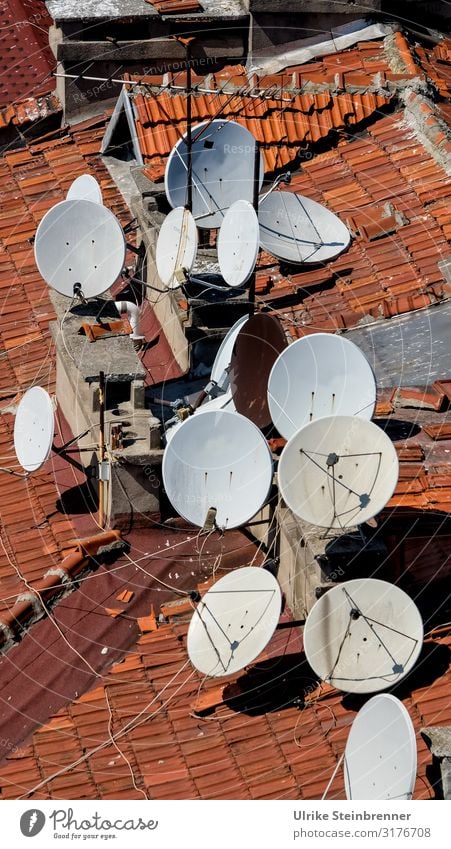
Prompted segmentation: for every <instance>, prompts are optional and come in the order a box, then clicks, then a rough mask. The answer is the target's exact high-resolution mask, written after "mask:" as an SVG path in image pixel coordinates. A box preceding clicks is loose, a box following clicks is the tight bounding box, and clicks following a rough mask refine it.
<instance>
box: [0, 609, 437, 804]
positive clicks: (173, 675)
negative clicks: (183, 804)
mask: <svg viewBox="0 0 451 849" xmlns="http://www.w3.org/2000/svg"><path fill="white" fill-rule="evenodd" d="M176 623H177V617H175V618H174V622H173V623H171V624H164V625H160V627H159V629H158V630H157V631H155V632H153V633H152V634H147V635H145V636H143V637H142V638H141V639H140V640H139V641H138V643H137V645H136V649H135V650H134V652H133V653H132V654H131V655H129V657H128V659H127V661H125V662H123V663H120V664H116V665H115V666H114V667H113V668H112V670H111V675H110V678H109V682H108V683H101V684H100V686H95V688H93V689H91V690H90V691H89V692H87V693H86V694H85V695H84V696H82V697H81V698H79V699H77V701H76V702H74V704H73V705H71V706H68V707H67V708H65V709H63V710H61V711H60V712H59V713H58V714H57V715H56V716H55V717H54V718H52V719H51V720H50V721H49V722H48V724H47V725H46V726H45V727H43V728H41V729H40V730H39V731H37V732H35V734H34V735H33V737H32V739H31V741H30V743H29V744H28V745H27V746H26V747H25V748H22V749H21V750H19V752H18V753H17V752H16V753H15V754H14V756H13V758H8V759H7V760H6V762H5V763H4V764H3V766H2V767H1V768H0V785H1V787H2V791H1V797H2V798H5V799H7V798H17V796H18V795H22V794H24V793H26V794H27V795H28V793H29V794H30V796H29V798H40V797H42V796H45V797H47V796H50V797H51V798H55V799H56V798H67V796H68V795H69V797H70V798H72V799H82V798H104V799H106V798H135V797H136V790H135V788H134V785H133V782H135V783H136V785H137V787H138V788H139V789H140V790H141V791H144V793H145V794H147V795H148V798H151V799H152V798H153V799H166V798H167V799H177V798H180V799H232V798H238V799H251V798H252V799H288V798H290V799H317V798H320V797H321V795H322V794H323V792H324V790H325V787H326V785H327V783H328V780H329V778H330V776H331V774H332V772H333V770H334V768H335V765H336V763H337V759H338V758H339V757H340V755H341V753H342V752H343V749H344V746H345V743H346V739H347V735H348V732H349V728H350V725H351V723H352V721H353V718H354V716H355V710H353V709H352V708H350V707H349V705H348V704H347V703H346V700H345V699H343V695H342V694H340V693H339V692H337V691H336V690H334V689H333V688H332V687H327V686H325V685H322V686H321V687H319V688H317V689H315V685H314V683H313V682H312V683H313V690H312V687H310V688H309V687H308V678H309V675H310V674H311V673H310V672H309V669H308V667H307V666H306V664H305V661H304V659H303V655H302V654H301V653H300V651H299V649H300V640H299V637H297V638H296V639H295V640H294V641H292V638H293V634H295V633H296V631H295V629H289V630H285V631H283V632H282V631H279V632H276V635H277V636H276V638H275V641H276V644H277V648H275V647H274V649H273V651H274V652H275V654H274V655H273V657H272V659H271V662H270V666H269V667H267V671H266V672H265V664H264V663H263V664H262V663H259V662H258V660H257V662H256V663H255V664H253V667H252V668H251V669H249V670H248V671H247V672H246V673H239V674H237V675H235V676H232V677H231V678H229V679H228V681H229V683H227V682H225V683H224V684H223V685H221V687H219V689H220V690H223V693H224V699H223V700H222V699H220V701H219V703H218V704H217V706H216V708H213V711H212V712H210V713H209V715H207V716H206V717H204V716H203V715H202V714H198V715H196V714H194V713H193V711H192V704H193V699H195V698H196V697H198V695H199V693H200V691H201V689H203V690H204V691H205V692H208V690H209V689H212V688H213V689H216V690H217V689H218V685H217V683H216V681H215V680H214V679H204V678H203V679H202V680H201V677H200V676H199V675H198V673H197V672H193V671H192V670H190V669H189V668H188V669H186V667H185V665H184V661H185V658H186V649H185V648H184V644H185V639H186V630H187V627H186V624H184V625H183V627H182V629H181V633H182V634H183V644H182V643H181V642H180V636H181V634H180V628H179V627H177V624H176ZM288 634H289V635H290V636H289V638H287V635H288ZM287 639H289V640H290V641H292V647H291V648H288V643H287ZM449 642H450V638H449V636H448V633H447V632H446V629H445V630H444V631H443V629H442V631H441V632H440V631H439V632H437V636H436V637H435V639H434V641H432V640H431V639H429V642H427V647H428V650H429V651H431V649H434V648H435V649H436V650H438V649H440V646H442V647H444V646H446V645H447V644H448V643H449ZM271 645H272V643H270V646H269V647H268V649H269V650H270V647H271ZM162 646H163V647H164V648H163V663H162V664H161V663H160V651H161V647H162ZM174 646H177V647H178V648H177V660H173V658H172V656H171V650H172V647H174ZM154 649H155V650H154ZM164 656H166V661H164ZM277 663H279V664H281V663H283V664H284V670H285V671H284V682H286V683H284V684H282V685H280V684H279V685H278V691H277V692H276V690H275V688H274V681H273V677H274V668H275V667H274V664H276V666H277ZM131 668H132V669H134V670H135V671H136V675H137V677H136V679H135V681H134V683H133V682H132V681H131V680H130V669H131ZM424 668H425V666H424V664H423V666H422V667H421V666H420V667H419V669H418V670H417V671H416V673H414V675H415V676H416V677H415V681H414V682H413V688H412V691H411V694H409V696H408V698H407V699H406V704H407V707H408V709H409V712H410V715H411V717H412V720H413V722H414V725H415V729H416V731H417V735H418V734H419V728H420V727H421V726H422V725H424V724H432V723H433V722H436V721H437V720H439V721H440V723H445V724H446V721H447V716H448V720H449V717H450V716H451V715H450V714H449V709H448V705H449V699H448V689H447V686H446V685H445V676H444V675H443V674H440V673H438V674H437V675H436V676H435V680H433V681H432V683H426V681H425V680H424V679H423V672H422V669H423V670H424ZM303 676H304V677H303ZM114 682H115V683H114ZM167 683H169V684H170V686H169V687H168V688H167V690H166V691H165V692H164V694H163V693H162V692H161V689H162V687H163V686H164V685H165V684H167ZM303 687H307V688H308V690H307V695H306V697H305V703H304V706H303V709H300V707H298V706H295V705H294V704H293V699H294V698H295V696H297V697H299V695H300V696H301V697H302V692H303ZM284 688H285V689H286V692H285V689H284ZM228 689H230V693H231V695H230V696H228V695H227V690H228ZM232 690H233V695H232ZM158 694H160V695H158ZM400 696H401V697H402V693H400ZM240 699H241V701H242V703H243V705H244V706H245V704H246V700H248V701H249V699H250V702H249V709H248V710H246V709H245V710H244V712H243V710H242V709H240V706H239V705H240ZM151 700H152V701H151ZM149 703H152V705H153V706H154V707H153V718H152V716H146V714H143V715H142V716H141V719H140V718H139V716H138V715H139V712H140V711H141V710H143V708H145V706H146V705H149ZM251 706H252V707H251ZM110 711H111V714H110ZM110 716H111V717H112V726H111V727H112V731H113V733H118V732H120V731H121V729H122V728H123V727H124V725H125V724H129V723H130V722H131V721H132V720H133V719H134V718H135V722H134V723H133V722H132V723H131V725H130V728H129V730H128V731H127V732H126V733H125V734H123V735H122V736H121V737H120V738H119V739H118V743H119V745H120V748H121V751H122V752H123V753H124V754H126V757H127V760H128V762H129V763H128V764H127V763H126V761H125V759H124V756H123V755H121V754H119V753H118V751H117V749H116V748H114V747H113V745H112V743H110V737H109V733H108V723H109V721H110ZM99 745H102V747H103V748H102V749H101V750H99V751H97V752H96V753H94V754H92V755H91V756H89V751H90V749H93V748H94V747H97V746H99ZM418 745H419V754H420V757H419V760H418V781H417V786H416V790H415V798H430V797H432V796H433V795H434V790H433V788H432V787H431V784H430V783H429V778H430V772H429V769H428V767H429V764H430V760H431V755H430V753H429V751H428V750H427V748H426V746H425V745H424V743H423V742H422V740H421V738H419V739H418ZM84 753H87V754H84ZM83 756H84V760H83V761H82V762H81V763H80V764H79V765H78V766H77V767H76V768H73V769H72V770H70V769H67V768H68V767H69V766H70V764H71V763H72V762H73V761H75V760H78V759H79V758H80V757H83ZM130 765H131V768H132V771H133V779H132V776H131V774H130ZM65 768H66V769H67V771H66V772H63V774H62V775H60V776H59V777H58V778H52V776H53V774H54V773H55V772H57V771H60V770H61V769H63V770H64V769H65ZM45 778H47V779H51V780H50V781H48V782H47V783H46V784H45V786H44V787H42V788H41V789H40V790H39V791H37V792H33V787H35V786H36V785H38V784H40V783H41V781H42V780H43V779H45ZM141 796H142V793H141ZM329 798H344V787H343V776H342V773H341V771H339V772H338V773H337V776H336V778H335V779H334V782H333V785H332V787H331V790H330V794H329Z"/></svg>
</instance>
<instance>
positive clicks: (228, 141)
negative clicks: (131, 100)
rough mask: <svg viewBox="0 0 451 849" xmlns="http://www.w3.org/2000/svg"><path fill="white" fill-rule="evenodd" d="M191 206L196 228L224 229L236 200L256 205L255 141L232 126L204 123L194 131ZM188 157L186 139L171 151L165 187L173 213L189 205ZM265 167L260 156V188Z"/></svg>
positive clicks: (245, 132) (194, 128)
mask: <svg viewBox="0 0 451 849" xmlns="http://www.w3.org/2000/svg"><path fill="white" fill-rule="evenodd" d="M192 138H193V145H192V163H193V180H192V183H193V205H192V212H193V215H194V218H195V219H196V224H197V226H198V227H203V228H206V229H207V230H208V229H210V228H212V227H220V226H221V224H222V221H223V219H224V215H225V213H226V211H227V210H228V209H229V207H230V206H232V204H233V203H235V201H237V200H247V201H252V197H253V190H254V188H253V187H254V159H255V144H256V142H255V139H254V137H253V136H252V135H251V133H250V132H249V131H248V130H246V128H245V127H242V126H241V125H240V124H236V123H234V121H225V120H224V119H216V120H214V121H203V122H202V123H201V124H197V125H196V126H194V127H193V128H192ZM187 174H188V155H187V147H186V142H185V138H183V139H180V140H179V141H178V142H177V144H176V145H175V147H174V148H173V149H172V151H171V153H170V155H169V158H168V162H167V165H166V171H165V175H164V188H165V191H166V196H167V198H168V201H169V203H170V204H171V206H172V207H173V208H175V207H177V206H185V204H186V200H187ZM263 175H264V165H263V159H262V156H261V155H260V175H259V186H260V188H261V186H262V183H263Z"/></svg>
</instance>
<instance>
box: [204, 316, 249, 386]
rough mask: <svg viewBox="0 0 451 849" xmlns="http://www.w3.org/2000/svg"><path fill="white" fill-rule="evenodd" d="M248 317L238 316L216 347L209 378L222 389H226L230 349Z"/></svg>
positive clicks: (231, 349)
mask: <svg viewBox="0 0 451 849" xmlns="http://www.w3.org/2000/svg"><path fill="white" fill-rule="evenodd" d="M248 318H249V316H247V315H243V316H242V317H241V318H239V319H238V321H236V322H235V324H234V325H232V327H231V328H230V330H229V331H228V333H227V334H226V336H224V339H223V340H222V342H221V344H220V346H219V348H218V353H217V354H216V357H215V361H214V363H213V366H212V369H211V374H210V380H213V381H214V383H217V384H218V386H221V387H222V388H224V389H226V388H227V387H228V385H229V378H228V374H227V369H228V368H229V366H230V361H231V359H232V351H233V346H234V344H235V340H236V337H237V336H238V333H239V332H240V330H241V328H242V327H243V325H244V324H246V321H247V320H248Z"/></svg>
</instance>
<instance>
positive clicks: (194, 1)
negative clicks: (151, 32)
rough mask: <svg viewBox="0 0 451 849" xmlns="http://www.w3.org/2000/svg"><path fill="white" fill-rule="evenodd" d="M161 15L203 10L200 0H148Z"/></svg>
mask: <svg viewBox="0 0 451 849" xmlns="http://www.w3.org/2000/svg"><path fill="white" fill-rule="evenodd" d="M146 3H149V4H150V5H151V6H153V7H154V9H156V10H157V12H159V13H160V15H177V14H180V13H184V14H187V13H188V12H200V11H203V8H202V6H201V4H200V3H199V2H198V0H146Z"/></svg>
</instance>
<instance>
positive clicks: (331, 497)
mask: <svg viewBox="0 0 451 849" xmlns="http://www.w3.org/2000/svg"><path fill="white" fill-rule="evenodd" d="M398 475H399V462H398V456H397V453H396V450H395V447H394V445H393V443H392V442H391V440H390V439H389V438H388V436H387V435H386V433H384V431H383V430H381V428H380V427H378V426H377V425H376V424H374V423H373V422H367V421H365V420H364V419H359V418H357V417H356V416H328V417H327V418H323V419H317V420H316V421H314V422H311V423H310V424H308V425H306V426H305V427H303V428H301V430H299V431H298V432H297V433H295V434H294V436H292V437H291V439H290V440H289V442H287V444H286V446H285V448H284V449H283V451H282V455H281V457H280V461H279V470H278V480H279V489H280V493H281V495H282V497H283V499H284V501H285V503H286V504H287V506H288V507H289V508H290V510H292V511H293V513H294V514H295V515H296V516H298V517H299V518H301V519H303V520H304V521H305V522H309V523H310V524H312V525H318V526H319V527H321V528H329V529H330V528H350V527H354V526H356V525H361V524H362V523H363V522H367V521H368V520H369V519H372V518H373V517H374V516H376V515H377V513H380V511H381V510H382V509H383V508H384V507H385V505H386V503H387V501H389V500H390V498H391V496H392V495H393V492H394V490H395V487H396V484H397V482H398Z"/></svg>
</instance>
